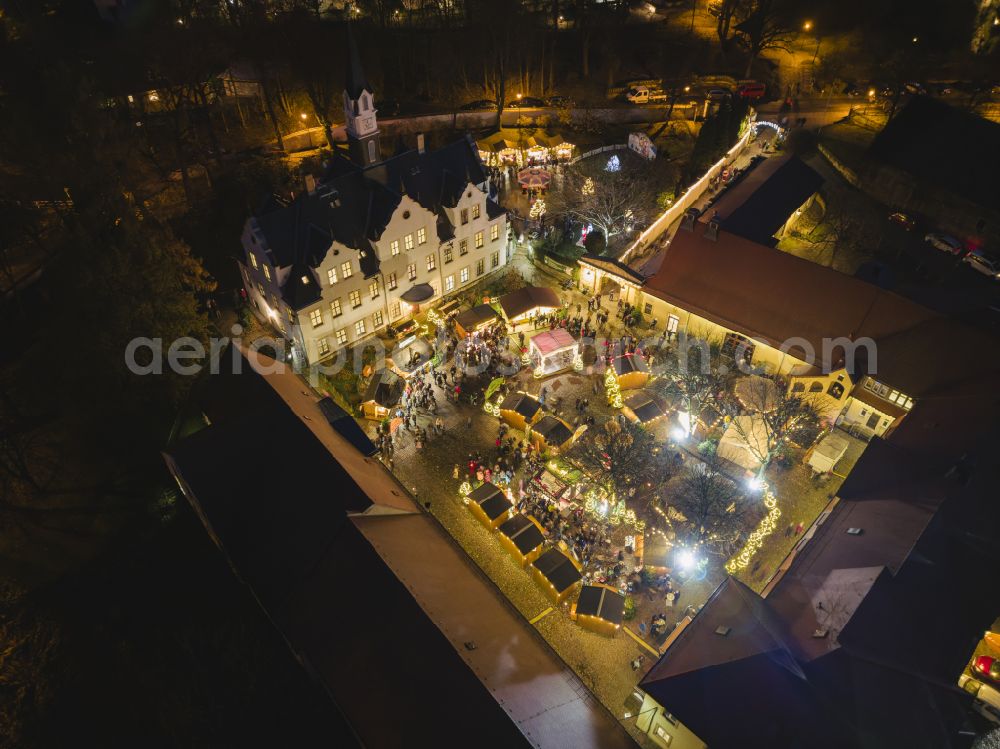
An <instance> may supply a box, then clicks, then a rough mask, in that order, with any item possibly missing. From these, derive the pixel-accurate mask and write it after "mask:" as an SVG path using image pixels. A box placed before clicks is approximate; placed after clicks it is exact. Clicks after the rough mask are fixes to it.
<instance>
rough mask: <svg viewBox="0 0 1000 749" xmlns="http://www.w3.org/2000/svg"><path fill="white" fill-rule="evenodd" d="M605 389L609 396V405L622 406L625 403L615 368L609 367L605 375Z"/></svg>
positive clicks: (613, 406)
mask: <svg viewBox="0 0 1000 749" xmlns="http://www.w3.org/2000/svg"><path fill="white" fill-rule="evenodd" d="M604 391H605V393H607V396H608V405H609V406H611V407H612V408H621V407H622V406H624V405H625V401H624V400H622V389H621V388H620V387H619V386H618V377H616V376H615V368H614V367H609V368H608V371H607V372H606V373H605V375H604Z"/></svg>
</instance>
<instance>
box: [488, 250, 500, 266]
mask: <svg viewBox="0 0 1000 749" xmlns="http://www.w3.org/2000/svg"><path fill="white" fill-rule="evenodd" d="M490 267H491V268H499V267H500V253H499V252H491V253H490Z"/></svg>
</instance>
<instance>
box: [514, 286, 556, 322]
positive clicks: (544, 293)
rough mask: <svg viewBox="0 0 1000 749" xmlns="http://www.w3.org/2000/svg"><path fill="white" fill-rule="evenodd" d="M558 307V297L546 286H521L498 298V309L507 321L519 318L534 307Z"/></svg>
mask: <svg viewBox="0 0 1000 749" xmlns="http://www.w3.org/2000/svg"><path fill="white" fill-rule="evenodd" d="M558 306H560V302H559V295H558V294H556V292H554V291H553V290H552V289H550V288H549V287H548V286H523V287H521V288H520V289H517V290H516V291H511V292H510V293H508V294H504V295H503V296H502V297H500V307H501V308H502V309H503V311H504V314H505V315H507V319H511V318H514V317H520V316H521V315H523V314H524V313H526V312H530V311H531V310H533V309H535V308H536V307H558Z"/></svg>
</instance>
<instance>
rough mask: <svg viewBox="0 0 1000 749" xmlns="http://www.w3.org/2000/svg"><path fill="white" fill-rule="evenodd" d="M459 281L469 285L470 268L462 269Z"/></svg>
mask: <svg viewBox="0 0 1000 749" xmlns="http://www.w3.org/2000/svg"><path fill="white" fill-rule="evenodd" d="M458 280H459V281H460V282H461V283H468V282H469V268H468V266H466V267H465V268H462V270H461V271H460V272H459V274H458Z"/></svg>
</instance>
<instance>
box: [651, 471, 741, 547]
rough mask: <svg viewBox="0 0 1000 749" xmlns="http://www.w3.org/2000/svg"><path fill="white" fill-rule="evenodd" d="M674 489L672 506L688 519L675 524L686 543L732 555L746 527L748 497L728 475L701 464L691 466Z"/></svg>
mask: <svg viewBox="0 0 1000 749" xmlns="http://www.w3.org/2000/svg"><path fill="white" fill-rule="evenodd" d="M671 488H672V489H673V492H672V494H671V497H670V501H671V504H672V505H673V508H674V509H675V510H676V511H677V512H679V513H680V514H681V515H683V517H684V519H683V520H680V521H675V525H677V524H679V525H680V528H678V529H677V530H678V531H679V532H678V535H679V536H680V538H681V539H682V541H683V542H684V543H685V544H686V545H688V546H700V547H702V548H704V549H705V550H706V551H710V552H712V553H715V554H721V555H728V554H729V553H730V547H731V546H732V545H733V544H734V542H735V541H737V540H738V538H739V536H740V533H741V532H742V531H743V529H744V528H745V527H746V518H747V515H748V513H749V511H750V508H751V503H750V501H749V500H748V498H747V496H746V495H745V494H744V493H743V492H741V491H740V490H739V489H738V488H737V486H736V484H734V483H733V481H732V480H731V479H729V478H728V477H727V476H725V475H723V474H722V473H720V472H719V471H718V470H716V469H715V468H714V467H713V466H711V465H707V464H705V463H701V462H694V463H691V464H689V465H688V466H687V467H686V468H685V469H684V472H683V473H682V474H681V476H680V479H679V480H678V481H677V483H676V484H675V485H672V487H671Z"/></svg>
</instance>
